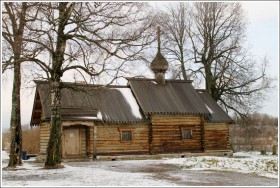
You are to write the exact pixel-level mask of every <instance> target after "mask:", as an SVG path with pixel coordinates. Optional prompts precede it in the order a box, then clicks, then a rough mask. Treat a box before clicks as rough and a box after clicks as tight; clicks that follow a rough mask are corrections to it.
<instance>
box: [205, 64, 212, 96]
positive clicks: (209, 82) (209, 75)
mask: <svg viewBox="0 0 280 188" xmlns="http://www.w3.org/2000/svg"><path fill="white" fill-rule="evenodd" d="M204 66H205V84H206V85H205V88H206V91H207V92H208V93H209V95H211V96H212V72H211V66H209V65H208V64H207V63H206V64H204Z"/></svg>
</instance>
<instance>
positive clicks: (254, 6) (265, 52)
mask: <svg viewBox="0 0 280 188" xmlns="http://www.w3.org/2000/svg"><path fill="white" fill-rule="evenodd" d="M155 3H161V2H154V3H153V4H155ZM242 4H243V8H244V9H245V11H246V12H247V18H248V21H249V25H248V27H247V41H248V42H249V44H251V46H252V49H251V52H252V54H254V56H255V58H256V60H261V59H262V58H263V57H264V56H266V57H267V58H268V60H269V62H270V64H269V67H268V70H267V74H269V75H270V76H271V77H274V78H276V82H275V86H276V87H275V88H274V89H272V90H271V91H270V93H269V94H268V97H267V100H266V101H265V102H264V103H263V108H262V109H260V111H259V112H261V113H267V114H269V115H272V116H275V117H278V105H279V96H278V86H279V76H278V75H279V72H278V71H279V64H278V62H279V30H278V29H279V2H278V1H255V2H252V1H247V2H242ZM1 76H2V79H1V81H2V88H1V91H2V92H1V93H2V95H1V96H2V98H1V100H2V101H1V127H2V129H3V130H5V129H7V128H9V126H10V113H11V101H12V98H11V95H12V77H9V75H1ZM23 89H24V88H23ZM22 94H23V96H22V99H21V105H22V110H21V115H22V124H29V122H30V118H31V111H32V107H33V100H34V89H32V90H26V91H25V90H24V91H23V92H22Z"/></svg>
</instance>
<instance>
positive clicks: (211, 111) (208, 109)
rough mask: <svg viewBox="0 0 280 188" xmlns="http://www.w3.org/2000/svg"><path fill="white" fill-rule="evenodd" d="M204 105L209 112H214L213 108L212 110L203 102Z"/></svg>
mask: <svg viewBox="0 0 280 188" xmlns="http://www.w3.org/2000/svg"><path fill="white" fill-rule="evenodd" d="M205 106H206V108H207V109H208V111H209V112H210V113H211V114H213V113H214V112H213V110H212V109H211V108H210V107H209V106H207V104H205Z"/></svg>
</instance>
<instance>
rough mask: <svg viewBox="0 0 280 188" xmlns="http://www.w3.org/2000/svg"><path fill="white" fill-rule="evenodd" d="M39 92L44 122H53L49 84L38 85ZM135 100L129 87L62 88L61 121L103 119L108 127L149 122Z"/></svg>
mask: <svg viewBox="0 0 280 188" xmlns="http://www.w3.org/2000/svg"><path fill="white" fill-rule="evenodd" d="M69 86H71V85H69ZM37 91H38V93H39V95H40V101H41V105H42V109H43V112H44V115H45V118H46V119H50V117H51V108H50V85H49V83H48V82H37ZM132 96H133V95H132V92H131V90H130V88H128V87H118V86H115V87H112V86H111V87H100V86H98V87H94V86H92V85H91V86H90V87H89V86H86V85H81V84H79V86H75V87H73V86H72V88H71V87H67V88H63V89H62V90H61V113H62V118H71V117H72V119H77V118H78V119H93V120H98V119H100V120H102V121H104V122H107V123H138V122H146V120H145V119H144V118H143V116H142V114H141V112H140V108H139V106H138V105H137V102H136V100H135V98H134V97H132ZM133 100H134V101H133ZM33 111H34V110H33ZM94 117H96V118H94ZM31 122H32V120H31Z"/></svg>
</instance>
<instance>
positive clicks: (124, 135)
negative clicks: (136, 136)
mask: <svg viewBox="0 0 280 188" xmlns="http://www.w3.org/2000/svg"><path fill="white" fill-rule="evenodd" d="M121 141H124V142H127V141H128V142H131V141H132V131H129V130H123V131H121Z"/></svg>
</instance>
